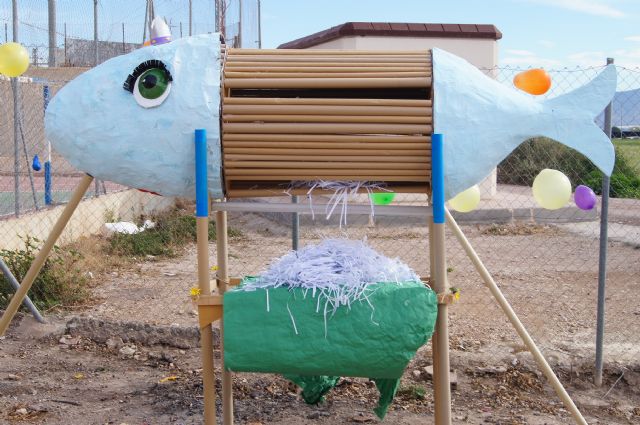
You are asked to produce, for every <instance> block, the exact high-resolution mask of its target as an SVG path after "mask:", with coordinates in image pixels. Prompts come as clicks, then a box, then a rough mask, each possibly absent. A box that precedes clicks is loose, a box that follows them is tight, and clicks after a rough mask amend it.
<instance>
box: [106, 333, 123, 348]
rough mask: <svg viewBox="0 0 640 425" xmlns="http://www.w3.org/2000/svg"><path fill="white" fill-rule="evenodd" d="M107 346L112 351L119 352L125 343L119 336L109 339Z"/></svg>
mask: <svg viewBox="0 0 640 425" xmlns="http://www.w3.org/2000/svg"><path fill="white" fill-rule="evenodd" d="M105 345H106V346H107V348H108V349H110V350H119V349H120V348H121V347H122V346H123V345H124V341H123V340H122V338H120V337H119V336H115V337H111V338H109V339H107V342H106V343H105Z"/></svg>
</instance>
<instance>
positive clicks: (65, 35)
mask: <svg viewBox="0 0 640 425" xmlns="http://www.w3.org/2000/svg"><path fill="white" fill-rule="evenodd" d="M64 64H65V65H66V64H67V23H66V22H65V23H64Z"/></svg>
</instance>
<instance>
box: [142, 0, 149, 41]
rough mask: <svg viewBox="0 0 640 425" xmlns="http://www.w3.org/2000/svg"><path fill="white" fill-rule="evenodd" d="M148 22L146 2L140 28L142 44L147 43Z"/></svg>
mask: <svg viewBox="0 0 640 425" xmlns="http://www.w3.org/2000/svg"><path fill="white" fill-rule="evenodd" d="M148 20H149V0H147V7H145V9H144V26H143V27H142V43H143V44H144V42H145V41H147V21H148Z"/></svg>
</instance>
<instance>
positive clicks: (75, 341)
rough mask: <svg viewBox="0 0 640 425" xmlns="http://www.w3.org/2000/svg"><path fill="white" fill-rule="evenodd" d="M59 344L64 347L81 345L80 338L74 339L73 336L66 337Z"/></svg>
mask: <svg viewBox="0 0 640 425" xmlns="http://www.w3.org/2000/svg"><path fill="white" fill-rule="evenodd" d="M58 342H59V343H60V344H62V345H78V344H80V337H79V336H76V337H72V336H71V335H65V336H63V337H62V338H60V340H58Z"/></svg>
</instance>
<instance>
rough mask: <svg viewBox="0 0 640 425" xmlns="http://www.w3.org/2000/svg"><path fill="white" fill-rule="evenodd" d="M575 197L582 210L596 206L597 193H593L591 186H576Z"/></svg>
mask: <svg viewBox="0 0 640 425" xmlns="http://www.w3.org/2000/svg"><path fill="white" fill-rule="evenodd" d="M573 199H574V200H575V202H576V205H577V206H578V208H580V209H581V210H590V209H593V207H595V206H596V201H597V198H596V194H595V193H593V190H591V188H590V187H587V186H584V185H580V186H578V187H576V192H575V193H574V194H573Z"/></svg>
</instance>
